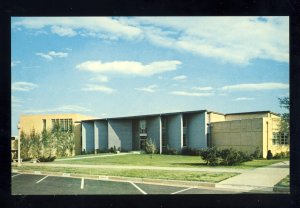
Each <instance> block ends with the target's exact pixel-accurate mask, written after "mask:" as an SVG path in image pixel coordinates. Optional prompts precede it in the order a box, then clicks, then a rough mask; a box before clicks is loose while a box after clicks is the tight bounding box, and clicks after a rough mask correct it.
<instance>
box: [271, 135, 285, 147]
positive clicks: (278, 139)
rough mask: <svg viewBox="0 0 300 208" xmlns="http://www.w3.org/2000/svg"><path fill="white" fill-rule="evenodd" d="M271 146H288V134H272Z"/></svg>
mask: <svg viewBox="0 0 300 208" xmlns="http://www.w3.org/2000/svg"><path fill="white" fill-rule="evenodd" d="M272 143H273V145H287V144H289V134H288V133H286V132H274V133H273V138H272Z"/></svg>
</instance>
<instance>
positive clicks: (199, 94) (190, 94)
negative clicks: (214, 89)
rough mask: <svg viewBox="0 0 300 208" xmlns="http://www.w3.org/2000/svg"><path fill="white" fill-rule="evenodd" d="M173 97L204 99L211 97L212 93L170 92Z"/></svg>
mask: <svg viewBox="0 0 300 208" xmlns="http://www.w3.org/2000/svg"><path fill="white" fill-rule="evenodd" d="M170 94H173V95H180V96H192V97H205V96H211V95H213V93H197V92H186V91H173V92H170Z"/></svg>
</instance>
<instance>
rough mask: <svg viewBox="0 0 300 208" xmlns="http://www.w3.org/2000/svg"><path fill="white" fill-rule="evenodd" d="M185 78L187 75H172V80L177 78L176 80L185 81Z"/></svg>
mask: <svg viewBox="0 0 300 208" xmlns="http://www.w3.org/2000/svg"><path fill="white" fill-rule="evenodd" d="M186 79H187V76H185V75H179V76H176V77H173V80H177V81H185V80H186Z"/></svg>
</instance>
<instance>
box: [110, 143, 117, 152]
mask: <svg viewBox="0 0 300 208" xmlns="http://www.w3.org/2000/svg"><path fill="white" fill-rule="evenodd" d="M110 152H111V153H117V148H116V146H115V145H114V147H111V148H110Z"/></svg>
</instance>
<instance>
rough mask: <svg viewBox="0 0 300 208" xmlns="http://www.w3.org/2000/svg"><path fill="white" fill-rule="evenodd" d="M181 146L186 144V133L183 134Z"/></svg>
mask: <svg viewBox="0 0 300 208" xmlns="http://www.w3.org/2000/svg"><path fill="white" fill-rule="evenodd" d="M183 146H184V147H186V146H187V136H186V134H183Z"/></svg>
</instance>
